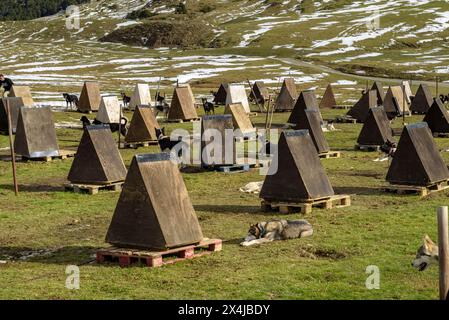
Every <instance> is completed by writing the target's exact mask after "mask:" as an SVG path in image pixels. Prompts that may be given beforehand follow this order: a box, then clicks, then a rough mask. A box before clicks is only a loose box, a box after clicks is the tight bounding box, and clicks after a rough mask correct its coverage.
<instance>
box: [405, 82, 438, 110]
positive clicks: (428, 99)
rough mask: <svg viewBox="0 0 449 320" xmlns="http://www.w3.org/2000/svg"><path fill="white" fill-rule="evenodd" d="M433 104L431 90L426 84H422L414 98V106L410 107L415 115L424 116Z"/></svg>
mask: <svg viewBox="0 0 449 320" xmlns="http://www.w3.org/2000/svg"><path fill="white" fill-rule="evenodd" d="M432 103H433V97H432V92H431V91H430V89H429V86H428V85H426V84H421V85H420V86H419V88H418V91H416V95H415V97H414V98H413V101H412V105H411V106H410V110H411V111H412V112H413V113H418V114H424V113H427V111H429V108H430V106H431V105H432Z"/></svg>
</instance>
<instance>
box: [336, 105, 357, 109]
mask: <svg viewBox="0 0 449 320" xmlns="http://www.w3.org/2000/svg"><path fill="white" fill-rule="evenodd" d="M351 108H352V106H351V105H337V106H332V109H351Z"/></svg>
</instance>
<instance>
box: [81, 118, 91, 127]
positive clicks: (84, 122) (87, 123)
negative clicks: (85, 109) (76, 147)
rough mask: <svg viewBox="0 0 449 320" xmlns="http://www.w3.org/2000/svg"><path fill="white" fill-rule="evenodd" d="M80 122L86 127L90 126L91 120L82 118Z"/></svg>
mask: <svg viewBox="0 0 449 320" xmlns="http://www.w3.org/2000/svg"><path fill="white" fill-rule="evenodd" d="M80 121H81V122H82V123H83V124H85V125H90V120H89V119H88V118H87V117H86V116H82V117H81V119H80Z"/></svg>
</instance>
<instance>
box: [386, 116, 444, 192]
mask: <svg viewBox="0 0 449 320" xmlns="http://www.w3.org/2000/svg"><path fill="white" fill-rule="evenodd" d="M386 179H387V181H388V182H390V183H391V184H400V185H413V186H429V185H431V184H434V183H437V182H441V181H445V180H447V179H449V170H448V168H447V166H446V164H445V163H444V160H443V158H442V157H441V154H440V153H439V151H438V148H437V146H436V144H435V142H434V141H433V137H432V134H431V132H430V130H429V127H428V126H427V123H425V122H418V123H414V124H410V125H408V126H406V127H405V128H404V130H403V131H402V135H401V139H400V140H399V143H398V147H397V150H396V152H395V154H394V157H393V161H392V162H391V165H390V168H389V170H388V173H387V178H386Z"/></svg>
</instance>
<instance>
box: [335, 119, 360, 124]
mask: <svg viewBox="0 0 449 320" xmlns="http://www.w3.org/2000/svg"><path fill="white" fill-rule="evenodd" d="M334 122H337V123H352V124H354V123H357V119H354V118H350V117H337V118H335V120H334Z"/></svg>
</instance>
